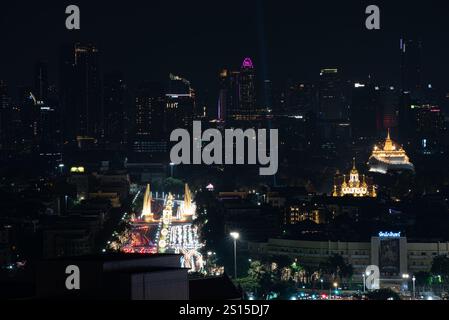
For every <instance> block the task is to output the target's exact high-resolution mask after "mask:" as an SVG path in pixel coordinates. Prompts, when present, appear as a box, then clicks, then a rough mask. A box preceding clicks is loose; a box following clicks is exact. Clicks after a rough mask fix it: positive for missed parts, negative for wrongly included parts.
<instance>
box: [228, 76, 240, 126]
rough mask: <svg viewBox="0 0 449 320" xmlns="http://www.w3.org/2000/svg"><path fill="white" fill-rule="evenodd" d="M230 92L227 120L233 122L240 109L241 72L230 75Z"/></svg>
mask: <svg viewBox="0 0 449 320" xmlns="http://www.w3.org/2000/svg"><path fill="white" fill-rule="evenodd" d="M228 85H229V91H228V97H227V99H226V100H227V101H226V102H227V109H226V110H225V112H226V120H233V119H234V118H235V115H236V114H238V111H239V108H240V72H239V71H231V72H230V73H229V84H228Z"/></svg>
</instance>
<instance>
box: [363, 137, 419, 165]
mask: <svg viewBox="0 0 449 320" xmlns="http://www.w3.org/2000/svg"><path fill="white" fill-rule="evenodd" d="M368 166H369V168H370V172H377V173H382V174H386V173H387V172H388V171H405V170H410V171H415V166H414V165H413V163H411V162H410V159H409V157H408V156H407V154H406V153H405V151H404V149H403V148H402V147H401V146H398V145H396V144H395V143H394V141H393V140H392V139H391V137H390V130H388V135H387V139H386V140H385V143H384V145H383V146H379V145H376V146H374V150H373V153H372V154H371V157H370V158H369V161H368Z"/></svg>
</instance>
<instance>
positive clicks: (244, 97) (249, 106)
mask: <svg viewBox="0 0 449 320" xmlns="http://www.w3.org/2000/svg"><path fill="white" fill-rule="evenodd" d="M239 84H240V99H239V100H240V105H239V107H238V109H237V112H236V113H235V114H234V118H235V119H236V120H251V119H253V118H254V117H255V116H256V72H255V68H254V65H253V62H252V60H251V58H245V60H244V61H243V63H242V67H241V70H240V83H239Z"/></svg>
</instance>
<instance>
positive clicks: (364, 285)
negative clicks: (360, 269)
mask: <svg viewBox="0 0 449 320" xmlns="http://www.w3.org/2000/svg"><path fill="white" fill-rule="evenodd" d="M362 277H363V293H365V290H366V275H365V273H362Z"/></svg>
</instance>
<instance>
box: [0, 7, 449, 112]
mask: <svg viewBox="0 0 449 320" xmlns="http://www.w3.org/2000/svg"><path fill="white" fill-rule="evenodd" d="M258 3H259V4H258ZM435 3H436V5H434V6H426V8H424V9H422V8H420V7H419V6H417V5H414V4H408V5H407V6H401V5H399V4H398V5H392V4H387V3H382V2H381V3H379V6H380V8H381V21H382V27H381V30H376V31H371V32H370V31H368V30H366V29H364V19H365V17H366V15H365V14H364V8H365V6H364V4H363V3H361V4H357V5H341V6H340V5H335V4H325V5H322V6H321V7H320V8H319V9H320V19H319V20H316V19H313V20H312V19H311V18H310V17H307V16H314V14H315V13H317V10H319V9H318V6H319V5H318V4H316V5H311V4H309V3H307V4H302V5H298V6H297V7H295V6H294V5H292V4H285V11H284V10H283V11H282V12H279V9H276V8H273V6H272V5H271V4H270V3H269V2H257V1H256V2H251V1H250V2H245V3H244V4H235V3H230V4H229V6H228V7H227V10H226V11H225V12H226V13H225V12H217V13H216V14H217V15H218V17H217V21H227V19H226V16H223V15H226V14H229V15H230V16H232V20H233V21H235V22H234V23H224V24H223V23H222V24H219V25H217V23H214V22H212V21H209V20H210V18H208V17H209V15H208V14H204V13H205V12H208V11H207V9H211V10H212V8H210V7H209V6H207V5H204V4H200V3H199V4H194V5H191V7H190V5H188V6H186V5H182V4H179V6H176V7H174V8H171V9H168V8H167V7H166V5H164V4H162V3H159V2H156V3H155V4H152V5H148V4H145V5H144V4H136V5H135V6H127V7H126V8H124V12H122V11H120V7H119V6H117V5H109V6H108V7H106V8H101V9H104V12H103V11H102V10H100V8H98V7H97V6H96V5H93V4H87V3H83V2H81V3H80V4H79V5H80V7H81V15H82V18H81V20H82V21H83V25H82V27H81V30H79V31H69V30H65V28H63V22H64V18H65V15H64V14H63V12H64V8H65V7H64V5H63V4H59V5H58V6H52V7H49V5H48V4H46V3H42V4H40V5H39V6H36V7H35V8H34V7H33V6H35V5H33V4H29V6H32V8H30V10H26V11H24V12H22V13H21V12H20V10H21V8H19V7H17V6H15V5H10V4H9V5H7V7H6V8H4V10H2V16H1V19H0V26H2V29H1V30H5V27H9V28H12V29H13V30H15V37H12V36H11V34H12V33H7V34H4V37H5V40H6V41H7V42H8V43H10V46H11V48H13V50H8V51H7V52H3V53H2V56H4V58H3V59H1V62H0V64H1V65H0V66H1V69H2V70H4V71H3V74H4V75H3V76H2V78H3V80H5V81H7V82H8V83H9V84H10V85H11V86H13V87H15V86H18V85H25V84H28V82H29V80H27V79H30V77H31V74H32V72H31V69H32V68H33V66H34V64H35V63H36V60H44V61H47V62H48V65H49V79H50V81H51V83H53V84H55V83H57V82H58V73H57V61H58V59H59V51H60V46H61V45H63V44H70V43H75V42H80V43H85V44H86V43H87V44H88V43H92V44H94V45H96V46H98V48H99V50H100V52H101V53H102V68H103V69H104V70H111V71H115V70H120V71H123V72H124V76H125V79H126V80H127V83H129V84H130V85H131V87H135V86H137V85H138V83H139V82H141V81H143V80H153V81H154V80H158V79H162V78H163V77H165V75H167V74H169V73H175V74H180V75H182V76H183V77H186V78H188V79H191V81H192V84H193V86H194V87H195V88H197V90H198V91H199V92H201V93H202V94H204V95H215V92H216V91H217V88H218V84H217V81H216V78H217V73H218V72H219V71H220V70H221V69H222V68H229V69H234V68H238V67H239V65H240V63H241V61H242V60H243V58H245V57H247V56H250V57H252V59H253V60H254V64H255V66H256V68H257V70H258V81H259V82H262V81H264V80H272V81H274V82H275V83H278V84H279V82H283V81H285V80H286V79H287V78H293V79H294V80H298V81H308V80H314V79H316V78H317V76H318V72H317V70H320V69H322V68H326V67H340V68H341V70H342V72H343V73H344V75H345V77H347V78H354V79H360V80H363V78H366V77H367V76H368V75H371V76H372V77H373V78H374V79H375V80H376V79H377V80H378V82H379V83H384V84H393V85H394V84H397V83H398V82H399V81H400V74H399V69H398V63H399V59H400V57H399V54H398V48H399V45H400V43H399V39H401V37H406V38H414V39H421V40H422V41H423V43H424V45H425V47H426V50H425V51H424V52H423V62H424V70H423V81H426V82H429V83H430V82H433V83H436V86H439V87H441V89H443V90H447V86H448V84H447V81H446V80H445V79H446V77H445V74H447V72H449V70H447V69H446V68H447V66H446V65H445V64H444V63H443V62H444V57H445V56H446V55H447V52H448V47H447V44H446V43H445V41H442V38H441V37H442V35H441V34H438V33H437V32H435V30H442V28H443V19H438V18H435V15H436V16H437V17H438V16H439V15H441V14H442V12H444V6H446V3H444V2H438V1H436V2H435ZM257 4H258V5H257ZM201 5H203V6H202V7H201V8H202V9H203V10H201V14H200V13H195V9H199V7H197V6H201ZM146 6H149V8H148V10H146V8H147V7H146ZM291 6H293V7H291ZM287 9H290V10H287ZM421 9H422V10H421ZM58 10H59V11H60V12H61V14H57V12H58ZM129 10H132V11H131V12H132V14H133V15H134V14H137V15H138V16H139V15H141V14H145V13H146V14H148V17H147V18H146V19H145V18H144V17H141V19H139V18H133V21H130V20H129V19H128V18H127V16H126V15H125V14H126V13H127V12H129ZM357 10H358V11H359V12H358V14H357ZM137 11H139V12H137ZM131 12H129V13H131ZM152 12H155V13H156V17H153V16H152V15H151V13H152ZM213 12H214V11H212V14H211V15H212V16H213V15H214V14H213ZM399 14H400V16H399ZM13 15H14V16H15V17H16V19H14V20H11V19H10V17H11V16H13ZM120 15H122V16H121V18H120V19H123V21H121V20H120V19H119V17H120ZM171 15H173V18H171ZM294 15H297V16H296V17H295V16H294ZM349 17H350V19H349ZM220 18H221V19H220ZM21 19H23V20H21ZM111 19H112V20H113V19H116V21H111ZM201 19H208V20H207V22H209V24H208V28H207V30H206V29H204V28H203V27H202V24H201V23H200V22H199V21H201ZM245 19H246V20H245ZM192 20H193V22H192V23H190V24H189V27H190V28H191V30H190V29H187V30H186V29H184V28H183V24H184V23H186V22H187V21H189V22H191V21H192ZM25 21H29V23H30V24H31V25H36V27H35V28H31V29H30V28H29V27H28V25H27V24H25ZM264 21H270V22H269V23H263V22H264ZM58 23H60V24H61V27H60V28H59V27H58ZM136 24H137V25H136ZM147 24H148V26H147ZM307 30H313V37H312V33H308V32H307ZM110 31H112V32H110ZM0 34H1V32H0ZM112 34H114V37H111V35H112ZM43 35H45V37H43ZM129 35H131V36H130V37H129ZM23 39H27V41H23ZM138 39H139V40H138ZM349 39H350V40H349ZM121 41H122V42H121ZM430 56H431V57H432V59H430V58H429V57H430ZM31 57H33V58H31ZM131 57H132V58H131ZM11 59H13V60H16V59H18V60H19V61H22V63H20V64H18V65H15V66H14V69H11V67H12V66H13V65H14V64H11V63H6V62H7V61H10V60H11ZM152 61H157V63H154V62H152ZM392 70H393V72H392ZM429 75H432V76H429ZM208 99H211V98H209V97H208ZM214 99H215V97H214ZM209 103H210V102H209Z"/></svg>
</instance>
